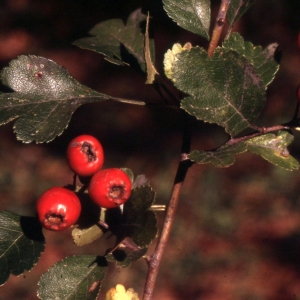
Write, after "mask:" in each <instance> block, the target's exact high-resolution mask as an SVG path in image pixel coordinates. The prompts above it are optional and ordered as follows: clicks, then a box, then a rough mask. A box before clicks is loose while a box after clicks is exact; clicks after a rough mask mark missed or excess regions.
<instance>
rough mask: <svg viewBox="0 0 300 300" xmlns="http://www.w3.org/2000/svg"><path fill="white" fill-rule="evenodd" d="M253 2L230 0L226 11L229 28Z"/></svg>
mask: <svg viewBox="0 0 300 300" xmlns="http://www.w3.org/2000/svg"><path fill="white" fill-rule="evenodd" d="M253 2H254V0H231V1H230V4H229V7H228V11H227V20H228V23H229V24H228V25H229V28H231V27H232V26H233V24H234V23H235V22H236V21H237V20H238V19H239V18H240V17H241V16H242V15H243V14H244V13H245V12H246V11H247V10H248V9H249V7H250V6H251V5H252V4H253Z"/></svg>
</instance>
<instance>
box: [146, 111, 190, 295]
mask: <svg viewBox="0 0 300 300" xmlns="http://www.w3.org/2000/svg"><path fill="white" fill-rule="evenodd" d="M184 117H185V126H184V133H183V141H182V149H181V159H180V162H179V164H178V168H177V172H176V176H175V180H174V184H173V187H172V191H171V195H170V199H169V203H168V206H167V210H166V215H165V219H164V224H163V228H162V231H161V234H160V237H159V239H158V242H157V244H156V248H155V250H154V253H153V255H152V257H151V258H150V259H149V260H148V261H147V262H148V273H147V278H146V284H145V289H144V295H143V300H151V299H152V294H153V290H154V286H155V281H156V278H157V274H158V270H159V266H160V263H161V260H162V256H163V253H164V250H165V248H166V246H167V242H168V239H169V237H170V233H171V229H172V225H173V223H174V219H175V213H176V208H177V205H178V202H179V195H180V191H181V188H182V185H183V182H184V179H185V176H186V174H187V171H188V169H189V168H190V167H191V165H192V162H191V161H190V160H189V159H188V158H187V154H186V153H189V151H190V132H189V128H188V127H189V126H188V117H187V115H184Z"/></svg>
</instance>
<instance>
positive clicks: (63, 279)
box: [38, 255, 107, 300]
mask: <svg viewBox="0 0 300 300" xmlns="http://www.w3.org/2000/svg"><path fill="white" fill-rule="evenodd" d="M106 270H107V262H106V260H105V259H103V258H101V257H95V256H92V255H81V256H69V257H67V258H65V259H63V260H62V261H60V262H58V263H57V264H55V265H54V266H52V267H51V268H50V269H49V270H48V271H47V272H46V273H44V274H43V275H42V277H41V279H40V281H39V283H38V284H39V288H38V297H39V298H40V299H42V300H46V299H56V300H65V299H69V300H72V299H73V300H75V299H85V300H95V299H97V296H98V294H99V291H100V287H101V284H102V280H103V279H104V277H105V274H106Z"/></svg>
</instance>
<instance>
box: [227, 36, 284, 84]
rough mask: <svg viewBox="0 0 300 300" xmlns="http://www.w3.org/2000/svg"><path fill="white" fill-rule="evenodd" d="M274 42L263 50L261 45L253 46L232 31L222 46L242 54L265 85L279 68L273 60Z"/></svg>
mask: <svg viewBox="0 0 300 300" xmlns="http://www.w3.org/2000/svg"><path fill="white" fill-rule="evenodd" d="M277 46H278V45H277V44H276V43H274V44H271V45H269V46H268V47H266V48H265V49H264V50H262V47H261V46H256V47H255V46H254V45H253V44H252V43H250V42H248V41H244V39H243V38H242V37H241V36H240V35H239V34H238V33H232V34H231V35H230V37H229V38H228V39H227V40H225V41H224V42H223V45H222V47H223V48H225V49H228V50H233V51H236V52H237V53H239V54H240V55H242V56H244V57H245V58H246V59H247V60H248V61H249V62H250V63H251V64H252V65H253V66H254V67H255V68H256V71H257V73H258V75H259V76H260V77H261V79H262V80H263V82H264V84H265V87H267V86H268V85H269V84H270V83H271V82H272V81H273V79H274V77H275V74H276V73H277V71H278V70H279V65H278V64H277V63H276V61H275V60H274V53H275V50H276V47H277Z"/></svg>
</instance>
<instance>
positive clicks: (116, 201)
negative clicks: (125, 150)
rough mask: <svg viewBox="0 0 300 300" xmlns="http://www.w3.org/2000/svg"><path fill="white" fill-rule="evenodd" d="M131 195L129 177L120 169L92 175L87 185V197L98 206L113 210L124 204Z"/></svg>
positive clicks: (102, 171)
mask: <svg viewBox="0 0 300 300" xmlns="http://www.w3.org/2000/svg"><path fill="white" fill-rule="evenodd" d="M130 193H131V181H130V178H129V176H128V175H127V174H126V173H125V172H124V171H122V170H121V169H116V168H112V169H106V170H101V171H98V172H97V173H96V174H94V175H93V177H92V178H91V181H90V184H89V195H90V197H91V199H92V200H93V201H94V202H95V203H96V204H97V205H99V206H101V207H104V208H114V207H118V206H120V205H121V204H123V203H125V202H126V201H127V200H128V199H129V197H130Z"/></svg>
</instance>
